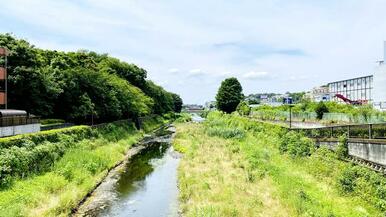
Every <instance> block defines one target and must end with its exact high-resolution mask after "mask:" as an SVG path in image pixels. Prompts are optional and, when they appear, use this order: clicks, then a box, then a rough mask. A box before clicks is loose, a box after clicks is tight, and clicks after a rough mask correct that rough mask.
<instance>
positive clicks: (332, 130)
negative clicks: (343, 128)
mask: <svg viewBox="0 0 386 217" xmlns="http://www.w3.org/2000/svg"><path fill="white" fill-rule="evenodd" d="M333 136H334V127H331V138H332V137H333Z"/></svg>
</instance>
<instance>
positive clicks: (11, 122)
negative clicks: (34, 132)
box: [0, 116, 40, 127]
mask: <svg viewBox="0 0 386 217" xmlns="http://www.w3.org/2000/svg"><path fill="white" fill-rule="evenodd" d="M38 123H40V118H39V117H28V116H13V117H0V127H10V126H18V125H27V124H38Z"/></svg>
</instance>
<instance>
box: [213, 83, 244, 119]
mask: <svg viewBox="0 0 386 217" xmlns="http://www.w3.org/2000/svg"><path fill="white" fill-rule="evenodd" d="M242 91H243V88H242V87H241V84H240V82H239V81H238V80H237V78H233V77H232V78H227V79H225V80H224V81H222V82H221V86H220V88H219V90H218V92H217V95H216V106H217V109H219V110H221V111H223V112H226V113H232V112H234V111H235V110H236V108H237V105H238V104H239V103H240V101H241V100H242V99H243V98H244V96H243V93H242Z"/></svg>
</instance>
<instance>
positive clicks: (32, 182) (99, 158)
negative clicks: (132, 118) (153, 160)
mask: <svg viewBox="0 0 386 217" xmlns="http://www.w3.org/2000/svg"><path fill="white" fill-rule="evenodd" d="M159 124H160V122H152V123H151V124H148V125H147V128H148V130H152V129H154V128H155V127H156V126H159ZM114 134H119V135H114ZM122 135H123V136H122ZM142 135H143V132H142V131H136V130H134V129H133V128H131V129H130V130H124V131H123V130H122V129H121V130H119V129H118V130H117V131H115V132H111V133H109V135H106V136H104V137H102V138H98V139H87V140H82V141H80V142H78V144H77V146H76V147H75V148H72V149H70V150H68V151H67V152H66V153H65V154H64V156H63V157H62V158H61V159H60V160H59V161H57V162H56V163H55V165H54V166H53V168H52V170H51V171H49V172H46V173H44V174H38V175H36V176H33V177H29V178H27V179H23V180H19V181H16V182H15V183H14V184H13V185H12V186H11V187H10V188H8V189H3V190H2V191H0V216H67V215H68V214H69V212H70V211H71V209H72V208H73V207H75V206H76V205H77V204H78V202H79V201H80V200H81V199H82V198H83V197H84V196H85V195H86V194H87V193H88V192H89V191H90V190H91V189H92V188H93V187H94V186H95V184H96V183H97V182H98V181H99V180H100V179H101V178H102V177H104V175H105V174H106V173H107V170H108V169H109V168H111V167H112V166H114V165H115V164H116V163H117V162H119V161H120V160H121V159H123V157H124V155H125V153H126V152H127V151H128V149H129V148H130V147H131V146H132V145H133V144H134V143H136V142H137V141H138V140H139V139H140V138H141V137H142ZM113 138H119V139H118V140H117V141H116V140H115V139H113Z"/></svg>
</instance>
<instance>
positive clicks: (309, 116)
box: [251, 110, 386, 124]
mask: <svg viewBox="0 0 386 217" xmlns="http://www.w3.org/2000/svg"><path fill="white" fill-rule="evenodd" d="M251 116H252V117H254V118H258V119H261V120H276V121H287V120H289V119H290V113H289V111H274V110H272V111H252V112H251ZM292 120H293V121H302V122H306V121H311V122H313V121H322V122H325V123H348V124H350V123H355V124H368V123H384V122H386V118H385V117H384V116H382V115H369V116H365V115H352V114H345V113H325V114H324V115H323V118H322V119H321V120H318V119H317V115H316V113H315V112H292Z"/></svg>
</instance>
